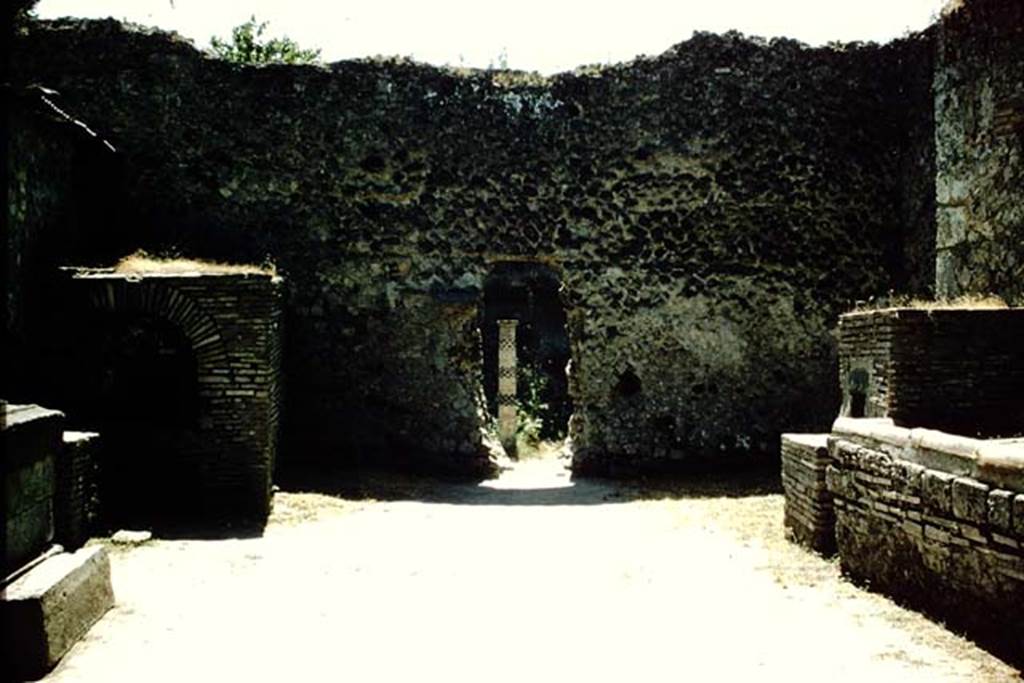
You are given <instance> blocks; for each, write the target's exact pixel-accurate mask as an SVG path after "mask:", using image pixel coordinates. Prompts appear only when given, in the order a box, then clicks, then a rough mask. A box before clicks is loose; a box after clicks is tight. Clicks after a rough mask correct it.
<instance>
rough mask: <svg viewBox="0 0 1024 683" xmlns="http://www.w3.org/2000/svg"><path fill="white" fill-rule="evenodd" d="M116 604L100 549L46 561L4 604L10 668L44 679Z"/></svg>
mask: <svg viewBox="0 0 1024 683" xmlns="http://www.w3.org/2000/svg"><path fill="white" fill-rule="evenodd" d="M113 604H114V592H113V589H112V587H111V584H110V560H109V559H108V557H107V553H106V550H104V549H103V548H102V547H101V546H93V547H89V548H82V549H81V550H78V551H77V552H75V553H61V554H58V555H54V556H53V557H50V558H48V559H46V560H44V561H43V562H42V563H40V564H39V565H37V566H36V567H33V568H32V569H31V570H29V571H28V572H26V573H25V574H24V575H23V576H21V577H19V578H17V579H15V580H14V581H13V582H12V583H11V584H10V585H8V586H7V587H6V589H5V590H4V595H3V598H2V600H0V625H2V628H0V639H2V648H0V652H2V654H3V661H4V662H6V663H7V666H8V667H9V669H8V670H9V671H10V672H11V673H12V674H13V675H14V676H16V677H21V678H38V677H41V676H42V675H44V674H45V673H46V672H47V671H49V670H50V669H52V668H53V667H54V666H55V665H56V664H57V662H59V661H60V659H61V657H63V656H64V655H65V653H67V651H68V650H69V649H71V646H72V645H74V644H75V643H76V642H78V640H79V639H80V638H81V637H82V636H83V635H85V633H86V632H87V631H88V630H89V629H90V628H91V627H92V625H93V624H95V623H96V621H97V620H99V618H100V617H102V616H103V615H104V614H105V613H106V612H107V610H109V609H110V608H111V607H112V606H113Z"/></svg>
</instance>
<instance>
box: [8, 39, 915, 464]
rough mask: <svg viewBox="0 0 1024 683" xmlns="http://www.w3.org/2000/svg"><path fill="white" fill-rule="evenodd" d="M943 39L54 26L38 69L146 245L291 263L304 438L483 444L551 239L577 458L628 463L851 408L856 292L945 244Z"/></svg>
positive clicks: (757, 445) (661, 460)
mask: <svg viewBox="0 0 1024 683" xmlns="http://www.w3.org/2000/svg"><path fill="white" fill-rule="evenodd" d="M930 51H931V44H930V42H929V40H928V39H927V38H916V39H911V40H908V41H903V42H899V43H896V44H893V45H890V46H887V47H882V48H880V47H878V46H849V47H847V48H845V49H832V48H824V49H808V48H805V47H803V46H801V45H799V44H797V43H795V42H792V41H785V40H779V41H773V42H771V43H767V44H766V43H764V42H761V41H757V40H752V39H745V38H742V37H740V36H737V35H735V34H730V35H726V36H721V37H718V36H711V35H703V34H702V35H697V36H695V37H694V38H693V39H691V40H690V41H688V42H685V43H682V44H680V45H678V46H676V47H675V48H672V49H671V50H669V51H668V52H666V53H665V54H663V55H661V56H659V57H656V58H651V59H642V60H639V61H636V62H633V63H630V64H625V65H619V66H613V67H607V68H604V69H592V70H583V71H580V72H577V73H573V74H562V75H559V76H555V77H552V78H549V79H543V78H540V77H536V76H528V75H522V74H513V73H508V72H469V73H456V72H453V71H448V70H443V69H438V68H434V67H429V66H424V65H417V64H412V63H407V62H401V61H390V62H376V63H375V62H348V63H339V64H335V65H332V66H330V67H327V68H321V67H299V66H292V67H289V66H268V67H263V68H247V67H238V66H233V65H229V64H226V63H221V62H217V61H214V60H211V59H209V58H206V57H204V56H203V55H201V54H200V53H198V52H197V51H196V50H194V49H193V48H192V47H191V46H190V45H188V44H186V43H185V42H183V41H181V40H176V39H173V38H171V37H168V36H167V35H164V34H158V33H145V32H138V31H129V30H126V29H125V28H123V27H122V26H121V25H119V24H117V23H115V22H52V23H40V24H37V25H35V26H34V27H33V28H32V29H31V31H30V32H29V34H28V35H27V36H25V37H23V38H21V39H20V40H19V42H18V44H17V45H16V46H15V72H16V73H18V74H19V75H20V77H21V78H24V79H31V80H34V81H38V82H41V83H45V84H46V85H48V86H50V87H53V88H56V89H58V90H59V91H60V92H61V93H62V94H63V98H64V100H63V101H65V102H66V103H67V104H68V107H69V108H71V109H73V110H74V111H75V112H76V114H77V115H78V116H80V117H82V118H83V119H85V120H88V121H90V122H91V123H92V125H94V126H95V127H97V128H99V129H100V130H101V132H102V133H103V134H104V136H105V137H106V138H107V139H110V140H111V142H113V144H114V145H115V146H116V147H117V148H118V149H119V150H120V151H121V153H122V154H123V156H124V162H125V171H126V172H125V178H126V187H125V188H123V190H124V193H125V198H126V202H127V205H129V206H131V207H132V211H131V216H130V218H131V220H132V227H133V230H123V231H122V232H123V233H124V234H130V235H131V243H130V244H129V243H126V244H124V245H123V251H127V250H130V249H133V248H136V247H138V246H144V247H151V248H159V247H161V246H172V245H173V246H175V247H177V248H178V249H179V250H181V251H184V252H186V253H188V254H190V255H198V256H212V257H218V258H228V259H230V260H235V261H237V260H243V261H251V260H257V261H258V260H260V259H262V258H263V257H264V256H265V255H268V254H269V255H270V256H271V257H272V258H273V259H275V261H276V262H277V263H278V265H279V267H280V268H281V269H282V270H283V271H284V272H285V274H286V275H287V277H288V281H289V284H290V291H289V297H288V311H289V316H290V320H289V336H288V339H289V344H288V347H287V349H286V353H285V358H284V364H285V368H286V372H287V374H288V378H289V405H288V421H287V425H288V428H287V437H288V438H289V446H291V448H290V449H289V451H290V453H291V454H293V455H294V456H298V455H299V454H300V453H302V454H314V455H323V456H325V457H330V458H334V459H337V460H340V461H343V462H353V461H358V460H360V459H372V460H383V459H386V458H392V459H393V458H395V457H399V456H402V455H405V456H407V457H415V458H419V457H421V456H422V457H426V456H427V455H428V454H433V455H434V456H439V457H440V458H442V459H447V461H448V462H450V463H452V464H453V465H455V466H461V467H466V466H468V465H470V464H478V463H479V462H480V458H481V453H482V450H483V449H482V445H481V438H480V427H481V425H482V424H483V416H482V414H481V401H480V384H481V373H480V363H481V359H480V342H479V334H478V330H477V327H476V320H477V308H478V304H479V301H480V299H481V298H482V289H483V286H482V285H483V281H484V279H485V277H486V276H487V274H488V272H489V270H490V269H491V267H492V265H493V264H494V263H496V262H500V261H502V260H505V259H534V260H538V261H541V262H543V263H545V264H547V265H548V266H549V267H551V268H552V269H553V270H555V271H556V272H557V273H559V275H560V276H561V279H562V283H563V285H564V303H565V306H566V309H567V314H568V320H569V334H570V338H571V346H572V368H573V377H572V382H571V391H572V399H573V402H574V405H575V409H576V414H575V417H574V419H573V421H572V424H571V429H570V431H571V434H572V437H573V439H574V444H575V448H576V462H575V465H576V467H577V468H579V469H588V468H589V469H609V468H614V467H617V466H620V465H622V466H635V465H638V464H640V463H643V464H648V465H652V466H665V465H670V464H673V463H677V462H679V461H680V460H685V459H688V458H693V457H698V456H721V455H726V454H728V455H733V454H745V455H749V454H751V453H771V452H773V450H774V448H775V447H777V439H778V434H779V431H780V426H782V425H786V426H787V427H788V428H795V429H809V428H813V427H819V428H820V427H823V426H825V425H826V424H827V423H828V422H829V421H830V420H831V419H832V417H833V416H834V414H835V406H836V404H837V402H838V396H837V395H836V394H835V392H834V391H833V390H832V389H831V387H832V386H833V383H832V381H831V379H830V378H831V377H833V376H834V374H833V373H834V372H835V362H836V360H835V345H834V341H833V339H832V338H831V336H830V334H829V331H830V329H831V328H832V326H833V325H834V322H835V319H836V316H837V315H838V313H839V312H840V311H841V310H843V309H845V308H846V307H847V306H848V305H849V303H850V302H852V301H854V300H856V299H862V298H867V297H869V296H871V295H874V294H879V293H882V292H885V291H887V290H888V289H890V288H891V287H894V286H896V287H899V286H901V284H902V283H905V282H907V281H909V280H910V279H912V278H910V276H909V275H908V274H907V272H906V269H905V268H904V263H905V261H904V259H903V254H904V253H905V252H907V251H908V250H911V251H912V250H913V249H915V248H921V249H927V247H926V246H925V247H920V243H921V240H920V233H921V232H922V230H921V229H920V227H919V226H920V225H927V224H928V221H929V220H930V219H929V217H928V212H927V211H923V210H921V206H922V205H923V204H922V203H925V204H926V203H927V201H928V200H927V193H922V192H921V183H920V182H919V180H920V179H919V178H917V179H916V180H915V178H916V174H915V173H912V172H909V171H908V169H910V168H914V167H927V166H928V152H927V150H925V151H923V152H922V151H921V150H919V149H918V148H917V147H916V145H917V144H918V142H919V141H920V139H921V138H925V139H927V138H928V137H929V136H927V135H922V134H921V130H922V126H923V129H924V130H927V121H926V120H925V117H922V116H920V115H919V112H921V111H924V110H928V109H930V105H929V101H930V95H929V93H928V87H927V86H926V85H925V77H926V76H927V73H928V71H929V67H928V64H930V60H931V55H930ZM915 207H916V208H915ZM915 221H916V223H915V225H917V226H918V227H915V228H907V229H905V226H907V225H908V224H909V223H912V222H915ZM922 221H923V222H922ZM908 230H909V232H908ZM923 231H924V232H927V229H926V228H925V229H924V230H923ZM910 235H916V236H917V237H911V236H910ZM908 242H909V243H913V244H917V245H918V246H917V247H915V246H913V244H908ZM119 255H120V254H115V253H111V254H110V258H114V257H116V256H119ZM918 260H920V259H918ZM925 260H927V259H925ZM920 279H921V278H920V277H918V278H917V280H918V281H920ZM634 380H635V381H634ZM627 389H628V390H627Z"/></svg>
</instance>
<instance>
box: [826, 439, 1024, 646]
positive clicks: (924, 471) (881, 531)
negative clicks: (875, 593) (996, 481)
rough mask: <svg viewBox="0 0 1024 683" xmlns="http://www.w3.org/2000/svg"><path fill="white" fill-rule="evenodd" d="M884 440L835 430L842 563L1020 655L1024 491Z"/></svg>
mask: <svg viewBox="0 0 1024 683" xmlns="http://www.w3.org/2000/svg"><path fill="white" fill-rule="evenodd" d="M904 431H905V430H904ZM865 444H866V445H865ZM886 450H889V452H886ZM886 450H883V449H881V448H880V447H879V446H878V444H872V443H871V442H870V440H867V441H865V440H863V439H859V438H857V437H851V436H849V435H837V436H833V437H830V439H829V451H830V453H831V455H832V457H833V459H834V464H833V465H831V466H829V467H828V490H829V492H830V493H831V494H832V495H833V496H834V504H835V513H836V539H837V545H838V550H839V558H840V562H841V565H842V567H843V570H844V571H845V572H846V573H848V574H849V575H851V576H852V577H854V578H855V579H858V580H860V581H864V582H866V583H868V584H870V585H871V587H872V588H873V589H876V590H879V591H881V592H884V593H886V594H888V595H891V596H893V597H895V598H897V599H899V600H901V601H905V602H907V603H909V604H912V605H914V606H916V607H918V608H921V609H924V610H927V611H930V612H932V613H935V614H936V615H937V616H940V617H941V618H943V619H945V620H947V621H948V623H949V624H950V625H952V626H954V627H955V628H962V629H965V630H967V632H968V633H969V634H970V635H972V636H973V637H977V638H980V639H982V640H984V641H986V642H989V643H991V644H992V646H994V647H996V648H997V649H999V651H1000V652H1003V653H1005V654H1006V655H1007V656H1009V657H1011V658H1014V659H1016V660H1019V658H1020V657H1021V655H1022V653H1024V635H1022V634H1024V614H1022V613H1021V611H1020V605H1021V604H1024V603H1022V600H1024V552H1022V549H1021V544H1022V543H1024V518H1022V517H1021V515H1022V514H1024V491H1021V490H1007V489H1003V488H1000V487H998V486H997V485H990V484H987V483H984V482H982V481H979V480H978V479H976V478H974V477H971V476H964V475H957V474H952V473H949V472H946V471H942V470H936V469H932V468H930V467H926V466H924V465H921V464H919V463H916V462H911V461H908V460H904V459H902V458H900V457H899V456H898V455H893V454H892V453H894V452H895V453H898V452H900V450H899V449H895V450H893V449H886ZM1022 466H1024V458H1021V459H1020V460H1019V462H1018V464H1017V467H1018V468H1020V467H1022Z"/></svg>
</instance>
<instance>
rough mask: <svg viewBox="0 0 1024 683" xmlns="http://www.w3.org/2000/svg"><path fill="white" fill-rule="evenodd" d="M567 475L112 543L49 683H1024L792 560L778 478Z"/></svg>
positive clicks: (356, 486)
mask: <svg viewBox="0 0 1024 683" xmlns="http://www.w3.org/2000/svg"><path fill="white" fill-rule="evenodd" d="M561 462H562V461H559V460H557V459H552V458H547V459H535V460H528V461H524V462H522V463H521V464H520V465H519V466H518V467H516V468H515V469H513V470H510V471H508V472H506V473H505V474H504V475H503V476H502V477H501V478H499V479H497V480H494V481H491V482H485V483H484V484H483V485H479V486H477V485H468V484H451V483H448V484H445V483H439V482H424V481H415V480H398V479H393V478H391V479H384V478H379V477H377V478H374V477H364V478H361V479H358V480H350V479H341V480H339V481H336V482H331V483H329V484H326V483H325V482H318V485H317V488H319V489H321V490H329V491H332V492H333V493H331V494H328V493H297V492H282V493H279V494H278V495H277V497H276V499H275V512H274V516H273V518H272V519H271V522H270V524H269V526H268V527H267V529H266V530H265V532H264V533H263V535H262V536H259V537H253V538H235V539H221V540H156V541H151V542H149V543H147V544H145V545H142V546H138V547H134V548H128V549H125V548H123V547H120V546H111V552H112V563H113V580H114V588H115V592H116V595H117V606H116V607H115V608H114V609H113V610H112V611H111V612H110V613H108V614H107V616H106V617H104V618H103V619H102V620H101V621H100V623H98V624H97V625H96V626H95V627H94V628H93V630H92V631H91V632H90V633H89V635H88V636H87V637H86V638H85V639H84V640H83V641H82V642H80V643H79V644H78V645H77V646H76V647H75V648H74V649H73V650H72V651H71V653H70V654H69V655H68V656H67V657H66V658H65V659H64V661H63V662H62V663H61V664H60V666H59V667H58V668H57V669H56V670H55V671H54V672H53V673H51V675H50V676H49V677H47V679H46V680H48V681H53V682H57V681H103V682H114V681H133V682H134V681H147V682H152V681H175V682H179V681H186V682H201V681H282V682H284V681H321V680H324V681H327V680H350V681H360V682H362V681H412V680H426V681H434V680H438V681H446V682H447V681H474V682H478V681H555V680H560V681H580V680H617V681H663V680H664V681H668V680H673V681H712V680H714V681H731V680H737V679H740V678H741V677H742V678H744V679H748V680H771V681H775V680H785V681H789V682H793V681H824V680H828V681H846V680H850V681H852V680H857V681H865V680H868V681H878V682H881V681H900V682H906V681H1005V680H1015V679H1017V678H1018V676H1019V674H1018V672H1017V671H1016V670H1015V669H1013V668H1011V667H1009V666H1007V665H1005V664H1004V663H1002V662H1000V661H999V660H998V659H996V658H995V657H993V656H991V655H990V654H987V653H986V652H985V651H983V650H980V649H979V648H977V647H976V646H974V645H973V644H971V643H970V642H968V641H966V640H964V639H962V638H960V637H958V636H956V635H953V634H952V633H950V632H948V631H946V630H945V629H944V628H942V627H941V626H939V625H937V624H934V623H933V622H931V621H929V620H927V619H926V618H924V617H922V616H920V615H918V614H916V613H913V612H910V611H907V610H904V609H901V608H899V607H897V606H895V605H894V604H893V603H891V602H890V601H888V600H887V599H885V598H883V597H880V596H878V595H873V594H871V593H867V592H865V591H863V590H861V589H858V588H856V587H854V586H852V585H850V584H849V583H848V582H846V581H844V580H843V579H842V578H841V576H840V574H839V570H838V567H837V566H836V564H835V563H834V562H830V561H826V560H823V559H821V558H818V557H816V556H815V555H812V554H810V553H808V552H805V551H804V550H802V549H800V548H798V547H796V546H793V545H791V544H789V543H788V542H786V541H785V540H784V538H783V530H782V505H783V501H782V496H781V495H780V493H778V488H777V487H778V484H777V481H776V480H775V477H773V476H771V475H762V476H760V477H758V476H754V477H747V478H746V479H745V480H744V481H743V482H740V483H739V484H737V483H736V482H735V481H732V482H726V481H724V480H721V479H719V480H716V479H714V478H707V477H704V478H699V479H696V480H692V481H690V482H688V483H686V484H685V485H680V486H679V487H668V488H669V490H665V491H657V490H650V489H644V488H643V487H636V486H632V487H625V486H622V485H616V484H612V483H604V482H595V481H576V482H573V481H570V479H569V477H568V475H567V473H566V472H565V471H564V469H563V468H562V467H561V465H560V463H561ZM662 487H663V488H665V485H662ZM751 677H757V678H756V679H753V678H751Z"/></svg>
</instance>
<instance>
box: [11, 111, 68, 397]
mask: <svg viewBox="0 0 1024 683" xmlns="http://www.w3.org/2000/svg"><path fill="white" fill-rule="evenodd" d="M10 94H11V93H8V95H9V96H10ZM26 99H27V98H26ZM9 107H10V108H9V110H7V112H6V113H7V115H8V116H9V117H10V118H9V120H8V121H7V122H5V123H6V125H7V129H8V130H10V131H12V133H13V134H11V135H9V136H8V137H7V139H6V140H5V145H6V149H7V152H8V154H7V156H6V158H5V163H6V164H7V172H6V177H7V182H8V185H7V187H6V188H5V190H6V196H7V206H6V208H5V209H4V210H5V212H6V216H4V226H5V228H6V229H5V230H4V241H5V245H4V252H3V253H4V256H5V259H6V263H5V264H4V287H3V296H4V310H3V313H4V325H3V334H4V343H5V346H6V348H7V350H8V352H7V353H5V354H3V361H2V366H0V367H2V368H3V372H2V375H3V380H2V381H3V383H4V384H5V387H4V388H5V389H8V388H9V386H10V384H12V383H13V382H14V378H15V377H16V376H18V375H20V374H21V371H22V367H21V366H23V363H24V356H23V353H24V349H25V345H26V344H25V335H26V316H29V315H31V311H32V308H33V307H34V306H38V303H39V302H38V295H37V296H36V299H35V300H33V292H34V290H35V289H37V287H38V284H37V283H38V280H39V278H40V277H41V273H42V272H44V271H45V266H46V263H45V261H46V260H47V256H48V254H47V250H48V249H53V245H54V244H55V243H59V242H60V241H61V239H62V237H64V235H63V234H62V233H61V227H62V226H63V225H66V224H67V223H68V221H69V219H70V213H71V209H70V206H71V197H72V194H73V192H72V177H71V176H72V171H71V166H72V152H73V150H72V143H71V138H70V136H69V134H68V131H67V130H64V129H62V128H61V127H60V126H59V125H57V124H56V123H55V122H53V121H49V120H47V119H45V118H43V117H42V116H40V115H39V114H38V113H37V112H36V111H35V107H36V105H35V104H33V103H31V102H25V101H24V100H15V101H12V102H10V103H9ZM50 257H51V258H52V255H50ZM5 396H10V394H8V393H5Z"/></svg>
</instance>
